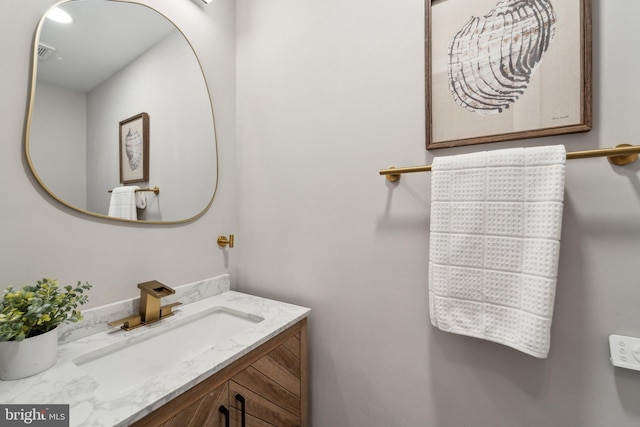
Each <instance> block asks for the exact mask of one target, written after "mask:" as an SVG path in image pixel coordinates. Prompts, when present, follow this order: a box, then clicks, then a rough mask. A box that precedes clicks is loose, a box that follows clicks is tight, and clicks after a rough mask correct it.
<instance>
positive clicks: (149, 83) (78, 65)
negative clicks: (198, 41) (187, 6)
mask: <svg viewBox="0 0 640 427" xmlns="http://www.w3.org/2000/svg"><path fill="white" fill-rule="evenodd" d="M52 10H62V11H64V12H66V13H67V14H68V15H69V16H70V17H71V19H72V22H71V23H67V24H64V23H60V22H56V21H54V20H52V19H50V18H48V16H51V15H49V14H50V13H51V11H52ZM209 93H210V92H209V88H208V84H207V81H206V79H205V76H204V73H203V70H202V66H201V64H200V61H199V59H198V57H197V55H196V53H195V51H194V49H193V47H192V46H191V44H190V43H189V41H188V40H187V38H186V37H185V35H184V34H183V33H182V32H181V31H180V29H178V28H177V27H176V26H175V25H174V24H173V22H171V21H170V20H169V19H168V18H167V17H165V16H164V15H162V14H161V13H160V12H158V11H156V10H154V9H152V8H150V7H148V6H146V5H143V4H140V3H135V2H130V1H120V0H65V1H62V2H60V3H58V4H56V5H55V6H53V7H52V8H51V9H49V11H47V13H46V14H45V16H43V18H42V19H41V21H40V23H39V24H38V27H37V29H36V34H35V41H34V47H33V68H32V76H31V91H30V102H29V109H28V114H27V123H26V132H25V135H26V141H25V150H26V156H27V161H28V163H29V166H30V168H31V170H32V172H33V174H34V176H35V177H36V179H37V180H38V182H39V183H40V185H42V187H43V188H44V189H45V190H46V191H47V192H48V193H49V194H50V195H51V196H52V197H53V198H55V199H56V200H57V201H59V202H61V203H63V204H64V205H66V206H68V207H69V208H71V209H74V210H77V211H80V212H83V213H86V214H88V215H92V216H97V217H101V218H110V219H116V220H121V221H130V222H144V223H168V224H172V223H181V222H186V221H190V220H193V219H195V218H197V217H199V216H200V215H202V214H203V213H204V212H206V210H207V209H208V208H209V207H210V205H211V203H212V202H213V199H214V196H215V193H216V190H217V184H218V155H217V154H218V150H217V140H216V128H215V120H214V115H213V104H212V101H211V98H210V95H209ZM143 114H144V117H146V121H147V122H146V127H145V126H143V124H142V122H141V119H140V121H139V120H137V118H139V117H143ZM143 141H144V143H145V144H142V142H143ZM143 147H146V148H145V150H146V153H143V151H142V150H143ZM145 159H146V160H145ZM145 161H146V162H147V163H144V162H145ZM143 167H144V168H146V171H145V174H144V175H143V174H140V175H139V178H137V179H132V177H133V178H135V177H136V176H138V175H137V172H138V168H143ZM125 169H126V171H125ZM140 170H141V169H140ZM123 172H124V173H123ZM123 176H124V178H123ZM143 177H144V179H143ZM123 182H124V183H123ZM134 186H135V187H134ZM154 188H157V189H158V190H159V191H158V192H157V193H156V192H153V191H145V190H147V189H154ZM134 189H135V190H138V191H135V192H134V191H133V190H134ZM114 190H115V191H114Z"/></svg>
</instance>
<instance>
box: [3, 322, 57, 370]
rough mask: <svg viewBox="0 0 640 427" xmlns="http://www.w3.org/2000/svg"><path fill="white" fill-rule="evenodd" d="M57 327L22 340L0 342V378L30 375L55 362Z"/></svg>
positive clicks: (47, 367) (45, 368)
mask: <svg viewBox="0 0 640 427" xmlns="http://www.w3.org/2000/svg"><path fill="white" fill-rule="evenodd" d="M57 356H58V328H54V329H52V330H50V331H49V332H46V333H44V334H41V335H38V336H35V337H31V338H27V339H25V340H23V341H2V342H0V379H1V380H18V379H20V378H26V377H30V376H31V375H35V374H38V373H40V372H42V371H44V370H47V369H49V368H50V367H52V366H53V365H55V364H56V359H57Z"/></svg>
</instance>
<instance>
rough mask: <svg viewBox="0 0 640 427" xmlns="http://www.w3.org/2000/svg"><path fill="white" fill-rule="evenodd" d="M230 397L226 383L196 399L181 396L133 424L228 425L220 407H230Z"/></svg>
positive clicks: (170, 426) (163, 426)
mask: <svg viewBox="0 0 640 427" xmlns="http://www.w3.org/2000/svg"><path fill="white" fill-rule="evenodd" d="M228 399H229V385H228V383H224V384H222V385H220V386H218V387H216V388H214V389H212V390H209V391H208V392H207V393H206V394H205V395H204V396H198V397H196V398H195V399H194V397H193V396H189V397H187V396H184V395H183V396H179V397H178V398H177V399H175V400H173V401H172V402H171V403H170V405H169V404H168V405H165V406H163V407H162V408H160V409H158V410H156V411H154V412H153V413H151V414H150V415H149V416H147V417H145V418H143V419H142V420H140V421H138V422H137V423H135V424H133V425H134V426H135V427H142V426H147V427H152V426H153V427H187V426H189V427H205V426H206V427H226V426H227V423H226V420H225V414H223V413H222V412H221V411H220V407H221V406H223V407H224V408H225V409H227V408H229V405H228ZM227 410H228V409H227ZM227 416H230V414H229V415H227Z"/></svg>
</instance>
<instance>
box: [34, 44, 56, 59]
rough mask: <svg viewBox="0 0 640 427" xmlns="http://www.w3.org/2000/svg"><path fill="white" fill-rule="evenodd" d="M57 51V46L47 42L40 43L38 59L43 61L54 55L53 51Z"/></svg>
mask: <svg viewBox="0 0 640 427" xmlns="http://www.w3.org/2000/svg"><path fill="white" fill-rule="evenodd" d="M55 51H56V48H55V47H51V46H47V45H46V44H43V43H39V44H38V59H39V60H41V61H47V60H49V58H51V56H52V55H53V52H55Z"/></svg>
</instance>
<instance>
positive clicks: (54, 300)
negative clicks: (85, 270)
mask: <svg viewBox="0 0 640 427" xmlns="http://www.w3.org/2000/svg"><path fill="white" fill-rule="evenodd" d="M89 289H91V285H90V284H89V283H84V284H81V283H80V282H78V285H77V286H76V287H75V288H74V287H73V286H65V287H64V288H60V287H59V286H58V281H57V280H51V279H42V280H39V281H38V282H37V284H36V285H35V286H32V285H26V286H24V287H23V288H22V289H20V290H14V289H13V287H11V286H9V287H8V288H7V289H5V291H4V297H3V299H2V301H1V302H0V341H22V340H24V339H25V338H30V337H34V336H36V335H40V334H44V333H45V332H48V331H50V330H52V329H53V328H55V327H56V326H58V325H59V324H61V323H63V322H64V323H66V322H78V321H80V320H82V315H81V314H80V310H79V309H78V306H80V305H83V304H86V303H87V301H88V300H89V296H88V295H85V294H84V291H85V290H89Z"/></svg>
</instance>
